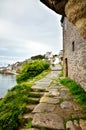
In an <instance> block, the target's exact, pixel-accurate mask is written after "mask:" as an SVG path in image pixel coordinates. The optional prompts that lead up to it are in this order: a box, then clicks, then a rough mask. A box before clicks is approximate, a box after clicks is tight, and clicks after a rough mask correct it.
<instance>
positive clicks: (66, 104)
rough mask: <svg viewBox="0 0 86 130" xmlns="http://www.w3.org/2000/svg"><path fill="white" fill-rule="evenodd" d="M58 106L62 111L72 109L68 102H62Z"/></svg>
mask: <svg viewBox="0 0 86 130" xmlns="http://www.w3.org/2000/svg"><path fill="white" fill-rule="evenodd" d="M60 106H61V108H62V109H64V108H69V109H73V106H72V103H71V102H69V101H64V102H62V103H61V105H60Z"/></svg>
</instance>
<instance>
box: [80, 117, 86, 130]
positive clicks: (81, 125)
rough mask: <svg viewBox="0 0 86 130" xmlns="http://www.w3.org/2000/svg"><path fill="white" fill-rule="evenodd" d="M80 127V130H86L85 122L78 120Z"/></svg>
mask: <svg viewBox="0 0 86 130" xmlns="http://www.w3.org/2000/svg"><path fill="white" fill-rule="evenodd" d="M80 127H81V128H82V130H86V120H82V119H81V120H80Z"/></svg>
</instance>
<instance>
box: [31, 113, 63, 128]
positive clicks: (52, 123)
mask: <svg viewBox="0 0 86 130" xmlns="http://www.w3.org/2000/svg"><path fill="white" fill-rule="evenodd" d="M32 125H33V126H35V127H38V128H42V127H45V128H49V129H55V130H65V127H64V122H63V119H62V118H61V117H60V116H58V115H57V114H53V113H36V114H35V115H34V118H33V120H32Z"/></svg>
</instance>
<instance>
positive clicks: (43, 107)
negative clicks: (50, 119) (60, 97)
mask: <svg viewBox="0 0 86 130" xmlns="http://www.w3.org/2000/svg"><path fill="white" fill-rule="evenodd" d="M55 107H56V105H53V104H47V103H39V104H38V105H37V106H36V107H35V108H34V110H33V111H32V113H45V112H47V113H48V112H53V111H54V110H55Z"/></svg>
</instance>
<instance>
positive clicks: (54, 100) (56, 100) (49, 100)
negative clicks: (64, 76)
mask: <svg viewBox="0 0 86 130" xmlns="http://www.w3.org/2000/svg"><path fill="white" fill-rule="evenodd" d="M59 102H60V99H59V98H53V97H52V98H51V97H46V96H45V97H42V98H41V99H40V103H51V104H57V103H59Z"/></svg>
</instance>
